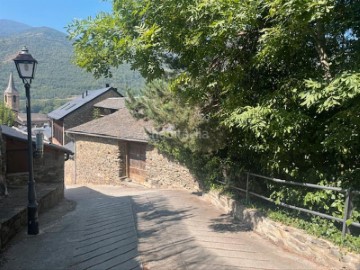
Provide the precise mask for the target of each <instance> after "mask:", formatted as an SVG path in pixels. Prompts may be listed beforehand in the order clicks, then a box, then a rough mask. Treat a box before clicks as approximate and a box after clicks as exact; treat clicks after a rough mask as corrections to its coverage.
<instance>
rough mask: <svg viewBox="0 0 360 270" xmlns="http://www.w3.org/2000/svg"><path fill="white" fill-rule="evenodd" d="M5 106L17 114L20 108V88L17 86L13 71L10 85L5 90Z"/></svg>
mask: <svg viewBox="0 0 360 270" xmlns="http://www.w3.org/2000/svg"><path fill="white" fill-rule="evenodd" d="M4 103H5V106H6V107H7V108H9V109H11V110H13V112H14V113H15V114H16V115H17V114H18V112H19V109H20V96H19V92H18V90H16V88H15V84H14V79H13V74H12V72H11V73H10V78H9V84H8V87H7V88H6V89H5V91H4Z"/></svg>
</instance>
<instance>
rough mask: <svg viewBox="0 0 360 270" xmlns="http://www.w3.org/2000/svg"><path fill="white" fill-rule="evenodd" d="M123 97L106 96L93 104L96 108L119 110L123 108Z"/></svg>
mask: <svg viewBox="0 0 360 270" xmlns="http://www.w3.org/2000/svg"><path fill="white" fill-rule="evenodd" d="M125 99H126V98H125V97H119V98H108V99H105V100H103V101H100V102H98V103H96V104H95V105H94V107H97V108H105V109H113V110H119V109H123V108H125Z"/></svg>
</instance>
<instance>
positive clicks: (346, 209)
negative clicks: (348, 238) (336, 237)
mask: <svg viewBox="0 0 360 270" xmlns="http://www.w3.org/2000/svg"><path fill="white" fill-rule="evenodd" d="M350 213H351V189H350V188H349V189H347V190H346V199H345V205H344V219H343V227H342V237H343V238H344V237H345V234H346V233H347V232H349V228H348V226H347V224H346V221H347V220H348V219H349V218H350Z"/></svg>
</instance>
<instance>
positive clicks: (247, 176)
mask: <svg viewBox="0 0 360 270" xmlns="http://www.w3.org/2000/svg"><path fill="white" fill-rule="evenodd" d="M249 178H250V173H249V172H247V173H246V203H249Z"/></svg>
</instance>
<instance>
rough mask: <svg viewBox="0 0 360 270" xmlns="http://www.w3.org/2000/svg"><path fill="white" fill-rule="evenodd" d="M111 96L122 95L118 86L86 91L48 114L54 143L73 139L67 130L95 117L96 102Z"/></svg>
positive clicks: (63, 142) (64, 143)
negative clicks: (67, 133) (118, 90)
mask: <svg viewBox="0 0 360 270" xmlns="http://www.w3.org/2000/svg"><path fill="white" fill-rule="evenodd" d="M111 97H122V95H121V94H120V93H118V92H117V89H116V88H113V87H109V86H108V85H106V87H105V88H102V89H98V90H88V91H85V92H84V93H83V94H82V95H81V96H79V97H77V98H75V99H73V100H71V101H69V102H67V103H66V104H64V105H63V106H61V107H59V108H58V109H56V110H54V111H52V112H50V113H49V114H48V116H49V118H50V120H51V126H52V143H54V144H57V145H66V144H67V143H69V142H71V139H70V138H69V137H68V136H66V133H65V131H66V130H67V129H70V128H72V127H75V126H78V125H81V124H83V123H86V122H89V121H91V120H92V119H94V104H96V103H98V102H100V101H102V100H104V99H107V98H111Z"/></svg>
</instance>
